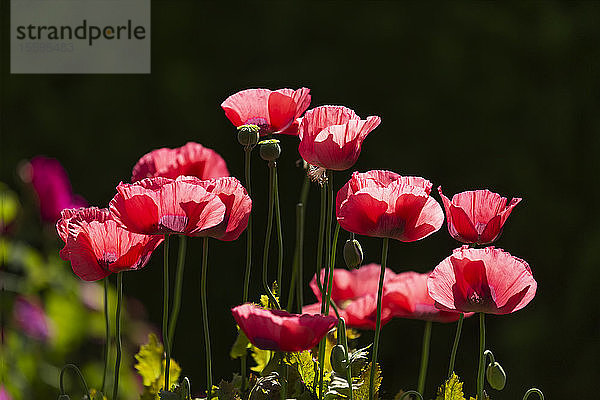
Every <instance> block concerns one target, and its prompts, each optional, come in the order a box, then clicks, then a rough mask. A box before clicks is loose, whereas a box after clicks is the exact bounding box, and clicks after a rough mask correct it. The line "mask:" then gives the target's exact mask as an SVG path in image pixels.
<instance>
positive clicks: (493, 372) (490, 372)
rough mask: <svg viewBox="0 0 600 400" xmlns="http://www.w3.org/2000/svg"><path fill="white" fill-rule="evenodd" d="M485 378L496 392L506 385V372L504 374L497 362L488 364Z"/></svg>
mask: <svg viewBox="0 0 600 400" xmlns="http://www.w3.org/2000/svg"><path fill="white" fill-rule="evenodd" d="M485 376H486V378H487V381H488V383H489V384H490V386H491V387H492V388H494V389H496V390H502V389H504V385H506V372H504V369H503V368H502V366H501V365H500V364H498V363H497V362H493V363H490V364H488V366H487V370H486V371H485Z"/></svg>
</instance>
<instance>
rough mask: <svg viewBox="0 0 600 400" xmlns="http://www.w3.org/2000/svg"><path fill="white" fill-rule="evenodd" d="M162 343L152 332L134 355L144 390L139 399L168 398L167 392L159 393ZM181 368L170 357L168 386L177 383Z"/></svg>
mask: <svg viewBox="0 0 600 400" xmlns="http://www.w3.org/2000/svg"><path fill="white" fill-rule="evenodd" d="M163 350H164V349H163V345H162V343H160V342H159V341H158V338H157V337H156V335H154V334H153V333H151V334H149V335H148V343H147V344H145V345H142V346H141V347H140V351H139V352H138V353H137V354H136V355H135V359H136V360H137V363H136V364H135V369H136V370H137V371H138V373H139V374H140V376H141V377H142V382H143V384H144V392H143V393H142V395H141V397H140V400H158V399H168V398H169V397H168V396H169V394H168V393H163V394H162V395H159V393H160V392H161V389H162V387H163V385H164V381H165V375H164V369H165V360H164V359H163ZM180 373H181V368H180V367H179V364H177V362H175V361H174V360H173V359H171V363H170V370H169V388H171V387H172V386H173V385H176V384H177V381H178V380H179V374H180Z"/></svg>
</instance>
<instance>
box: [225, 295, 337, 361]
mask: <svg viewBox="0 0 600 400" xmlns="http://www.w3.org/2000/svg"><path fill="white" fill-rule="evenodd" d="M231 313H232V314H233V317H234V318H235V321H236V322H237V324H238V325H239V327H240V329H241V330H242V331H243V332H244V334H245V335H246V337H248V340H250V343H252V344H253V345H255V346H256V347H258V348H259V349H263V350H274V351H285V352H298V351H304V350H310V349H312V348H313V347H315V346H316V345H317V344H318V343H319V342H320V341H321V339H322V338H323V337H324V336H325V335H326V334H327V332H329V330H331V329H332V328H333V327H334V326H335V325H336V324H337V318H335V317H331V316H324V315H310V314H290V313H288V312H285V311H279V310H265V309H263V308H260V307H258V306H256V305H254V304H250V303H246V304H242V305H241V306H237V307H234V308H232V309H231Z"/></svg>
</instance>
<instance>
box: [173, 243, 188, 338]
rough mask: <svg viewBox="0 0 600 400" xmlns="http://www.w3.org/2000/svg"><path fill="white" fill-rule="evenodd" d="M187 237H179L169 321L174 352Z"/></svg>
mask: <svg viewBox="0 0 600 400" xmlns="http://www.w3.org/2000/svg"><path fill="white" fill-rule="evenodd" d="M186 244H187V236H185V235H179V255H178V257H177V275H176V278H175V297H174V298H173V310H172V311H171V319H170V321H169V347H170V348H171V350H173V339H174V338H175V327H176V326H177V318H178V317H179V309H180V308H181V292H182V287H183V268H184V265H185V252H186V247H187V246H186Z"/></svg>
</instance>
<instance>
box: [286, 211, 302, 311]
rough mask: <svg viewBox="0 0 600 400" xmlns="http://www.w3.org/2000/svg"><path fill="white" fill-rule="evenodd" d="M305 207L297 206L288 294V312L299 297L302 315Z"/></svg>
mask: <svg viewBox="0 0 600 400" xmlns="http://www.w3.org/2000/svg"><path fill="white" fill-rule="evenodd" d="M303 235H304V205H303V204H302V203H298V204H296V248H295V250H294V261H293V263H292V279H291V283H290V291H289V292H288V300H287V306H286V308H285V309H286V310H287V311H288V312H292V306H293V305H294V304H293V303H294V296H295V295H297V296H298V305H299V311H298V313H299V314H301V313H302V270H301V268H302V267H301V265H300V263H301V261H302V250H301V249H302V243H301V242H303V240H304V238H303Z"/></svg>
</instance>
